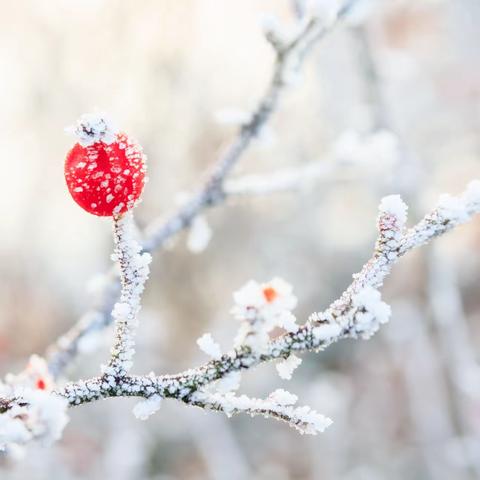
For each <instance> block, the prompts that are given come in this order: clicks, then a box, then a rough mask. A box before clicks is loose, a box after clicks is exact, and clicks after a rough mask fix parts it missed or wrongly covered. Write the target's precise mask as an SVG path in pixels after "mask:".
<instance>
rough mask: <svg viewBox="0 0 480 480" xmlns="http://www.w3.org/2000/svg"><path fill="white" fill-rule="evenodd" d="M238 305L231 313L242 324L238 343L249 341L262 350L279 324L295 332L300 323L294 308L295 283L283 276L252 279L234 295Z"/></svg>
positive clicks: (251, 345)
mask: <svg viewBox="0 0 480 480" xmlns="http://www.w3.org/2000/svg"><path fill="white" fill-rule="evenodd" d="M233 298H234V301H235V306H234V307H233V308H232V311H231V312H232V314H233V315H234V317H235V318H236V319H238V320H240V321H241V322H242V323H241V326H240V329H239V332H238V335H237V337H236V339H235V345H236V346H240V345H246V346H248V347H250V348H251V349H252V350H254V351H257V352H262V351H263V350H264V348H265V347H266V346H267V344H268V341H269V340H270V335H269V333H270V332H271V331H272V330H273V329H274V328H275V327H280V328H282V329H284V330H286V331H287V332H296V331H297V330H298V325H297V324H296V319H295V316H294V315H293V314H292V312H291V311H292V310H293V309H294V308H295V307H296V305H297V298H296V297H295V295H293V293H292V287H291V285H289V284H288V283H287V282H285V281H284V280H282V279H280V278H274V279H273V280H272V281H270V282H268V283H263V284H260V283H258V282H255V281H253V280H251V281H249V282H248V283H247V284H246V285H245V286H244V287H242V288H241V289H240V290H238V291H237V292H235V293H234V295H233Z"/></svg>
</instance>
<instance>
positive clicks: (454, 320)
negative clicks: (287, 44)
mask: <svg viewBox="0 0 480 480" xmlns="http://www.w3.org/2000/svg"><path fill="white" fill-rule="evenodd" d="M0 7H1V8H0V9H1V11H2V15H1V18H0V72H1V75H0V105H1V108H0V151H1V155H0V171H1V174H2V188H1V189H0V218H1V222H0V231H1V237H0V238H1V239H0V374H1V375H2V376H3V375H4V374H6V373H7V372H9V371H18V370H20V369H22V368H23V366H24V365H25V363H26V361H27V359H28V357H29V355H30V354H31V353H34V352H38V353H42V352H43V351H44V350H45V348H46V347H47V346H48V345H49V343H50V342H51V341H52V340H53V339H55V338H56V337H57V336H58V335H60V334H61V333H63V332H64V331H65V330H66V329H68V328H69V327H70V326H71V325H73V324H74V323H75V321H76V320H77V319H78V318H79V317H80V316H81V315H82V314H83V313H84V312H85V311H86V310H87V308H88V306H89V305H91V303H92V301H93V300H94V296H95V278H96V277H95V275H96V274H98V273H101V272H103V271H105V270H106V269H107V268H109V266H110V263H111V262H110V259H109V254H110V252H111V249H112V240H111V225H110V222H109V221H108V219H100V218H96V217H93V216H90V215H88V214H86V213H85V212H84V211H82V210H81V209H80V208H78V206H77V205H76V204H75V203H74V202H73V201H72V199H71V198H70V197H69V195H68V193H67V189H66V187H65V183H64V178H63V161H64V157H65V154H66V152H67V150H68V149H69V148H70V146H71V145H72V143H73V139H72V138H69V137H68V136H67V135H65V134H64V133H63V128H64V127H65V126H67V125H69V124H71V123H73V122H74V121H75V120H76V118H77V117H78V116H79V115H80V114H82V113H84V112H88V111H91V110H92V109H94V108H96V107H98V108H100V109H102V110H105V111H107V112H109V113H110V115H111V117H112V118H114V119H115V121H116V123H117V125H120V126H121V127H122V129H124V130H125V131H127V132H130V133H131V134H132V135H134V136H135V137H136V138H137V139H139V141H140V142H141V144H142V145H143V146H144V149H145V152H146V154H147V155H148V158H149V177H150V182H149V184H148V185H147V188H146V191H145V195H144V201H143V203H142V204H141V205H140V207H139V208H137V211H136V218H137V221H138V224H139V226H141V227H143V226H145V225H146V224H147V223H148V222H149V221H150V220H151V219H153V218H155V217H158V216H162V215H166V214H168V213H169V212H171V211H173V210H174V209H175V208H176V207H177V206H178V204H179V202H181V199H182V198H184V192H191V191H192V190H194V189H195V187H196V186H198V185H199V184H200V183H201V181H202V178H204V171H205V169H206V168H207V167H208V166H209V165H211V164H212V163H213V162H214V161H215V159H216V158H217V156H218V154H219V153H220V152H221V151H222V148H224V146H225V145H226V144H228V142H229V141H230V140H231V139H232V138H233V137H234V135H235V132H236V129H237V128H238V127H237V126H236V125H235V120H236V119H238V118H241V117H242V115H241V112H248V111H250V110H251V109H252V108H253V107H254V106H255V105H256V102H257V101H258V99H259V98H260V96H261V95H262V93H263V92H264V90H265V87H266V85H267V83H268V80H269V75H270V72H271V69H272V64H273V54H272V51H271V47H270V46H269V45H268V43H267V42H266V41H265V39H264V35H263V32H262V21H263V20H262V19H264V18H265V15H267V14H268V15H275V16H277V17H278V18H279V21H281V22H284V24H285V25H291V24H292V23H293V22H294V20H295V19H294V14H293V11H292V5H291V2H290V1H289V0H276V1H274V0H263V1H261V2H258V1H255V0H242V1H238V0H237V1H234V0H229V1H224V2H220V1H215V0H183V1H182V2H173V1H169V0H138V1H135V2H131V1H127V0H123V1H120V0H119V1H115V0H112V1H101V0H81V1H80V0H75V1H74V0H50V1H48V2H38V1H35V0H24V1H22V2H8V1H6V0H0ZM357 13H358V12H357ZM366 13H368V15H366ZM479 24H480V2H478V0H456V1H455V2H451V1H450V2H449V1H446V0H445V1H443V0H430V1H423V2H415V1H413V0H388V1H387V0H383V1H381V0H377V1H374V0H372V1H368V2H367V5H366V6H365V11H363V12H359V13H358V15H356V16H354V17H353V18H351V19H350V20H349V21H347V22H345V23H344V24H342V25H340V26H339V27H338V28H336V29H335V31H334V32H332V33H331V34H329V35H328V36H327V37H326V38H325V39H324V40H323V41H321V42H320V43H319V44H318V45H317V47H316V49H315V50H314V52H312V54H311V55H310V56H309V57H308V59H307V61H306V64H305V68H304V69H303V70H302V74H301V75H299V76H298V78H296V79H295V82H293V83H294V84H292V86H291V87H290V88H289V90H288V91H287V92H286V94H285V96H284V99H283V100H284V101H283V102H282V104H281V108H280V111H279V112H278V114H277V115H275V117H274V119H273V121H272V122H271V123H270V124H269V126H268V128H267V129H265V130H264V131H263V132H262V135H261V137H260V138H259V139H258V140H257V141H256V142H255V144H254V146H253V147H252V148H251V149H250V150H249V151H248V154H247V155H246V156H245V157H244V158H243V159H242V161H241V162H240V164H239V166H238V168H237V169H236V170H235V175H236V176H241V175H244V174H267V175H268V174H270V173H272V172H275V171H278V170H279V169H285V168H300V169H302V168H305V167H306V168H308V166H310V165H315V166H317V167H318V166H323V165H328V167H329V168H328V169H327V170H326V172H327V173H325V174H322V175H320V176H315V175H312V178H306V180H308V181H305V182H304V185H303V186H304V187H305V188H302V189H300V191H296V192H285V193H277V194H273V195H264V196H256V197H252V198H248V197H245V198H241V199H240V198H238V199H232V200H231V201H229V202H228V203H227V205H224V206H221V207H219V208H216V209H214V210H212V211H210V212H208V214H207V215H206V221H207V222H208V225H209V228H210V229H211V230H212V233H213V235H212V238H211V240H210V243H209V244H208V246H207V248H206V249H205V250H204V251H202V252H199V253H197V252H195V251H193V252H192V248H191V247H192V243H193V244H194V243H195V241H194V240H195V239H192V238H191V237H190V238H189V237H188V235H187V234H182V235H179V236H178V237H177V238H176V240H175V242H171V243H170V244H169V245H168V248H167V249H165V250H164V251H161V252H157V254H156V255H155V256H154V261H153V265H152V275H151V279H150V281H149V283H148V287H147V291H146V295H145V301H144V309H143V310H142V315H141V328H140V331H139V335H138V344H139V345H138V359H137V362H136V365H135V373H145V372H148V371H150V370H154V371H155V372H156V373H167V372H168V373H174V372H177V371H180V370H181V369H184V368H186V367H189V366H194V365H198V364H200V363H201V362H203V361H205V357H204V355H203V354H202V353H201V352H199V350H198V347H197V346H196V344H195V340H196V338H197V337H199V336H200V335H201V334H202V333H204V332H205V331H210V332H212V334H213V335H214V337H216V338H217V339H218V340H219V341H220V343H221V345H222V347H223V348H224V349H225V350H227V349H228V348H230V347H231V343H232V339H233V336H234V335H235V332H236V328H237V325H236V324H235V321H234V320H233V319H232V318H231V316H230V315H229V309H230V307H231V304H232V297H231V294H232V292H233V291H234V290H236V289H238V288H239V287H240V286H242V285H243V284H244V283H245V282H246V281H247V280H249V279H251V278H253V279H256V280H258V281H266V280H269V279H271V278H272V277H274V276H281V277H283V278H284V279H286V280H287V281H288V282H290V283H291V284H293V285H294V291H295V293H296V295H297V296H298V297H299V306H298V308H297V311H296V313H297V316H298V319H299V322H303V321H304V320H305V319H306V318H307V316H308V315H309V314H310V313H311V312H313V311H317V310H320V309H323V308H325V307H326V306H327V305H328V304H329V303H330V302H331V301H332V300H334V299H335V298H336V297H337V296H338V295H339V294H340V293H341V292H342V290H343V289H344V288H345V287H346V286H347V285H348V284H349V282H350V279H351V274H352V273H354V272H356V271H358V270H359V269H360V268H361V266H362V265H363V263H364V262H365V261H366V260H367V259H368V258H369V256H370V254H371V252H372V248H373V243H374V241H375V237H376V228H375V218H376V215H377V205H378V203H379V200H380V198H381V197H382V196H383V195H386V194H390V193H401V194H402V195H403V196H404V198H405V199H406V200H407V203H409V205H410V221H411V222H414V221H416V220H418V219H419V218H421V216H422V215H423V214H424V213H425V212H426V211H428V210H429V209H430V208H431V207H432V206H433V205H434V203H435V200H436V198H437V197H438V195H439V194H440V193H443V192H449V193H458V192H460V191H461V190H462V189H463V187H464V185H465V184H466V183H467V182H468V181H469V180H471V179H473V178H479V177H480V163H479V154H480V136H479V127H480V102H479V99H480V49H479V45H480V29H479V28H478V25H479ZM307 177H308V176H307ZM182 192H183V193H182ZM189 245H190V248H189ZM193 250H195V248H193ZM479 267H480V221H479V219H475V220H474V221H473V222H472V223H470V224H469V225H467V226H464V227H462V228H459V229H457V230H456V231H455V232H453V233H452V234H450V235H448V236H446V237H445V238H442V239H440V240H438V241H436V242H435V244H432V245H430V246H428V247H426V248H423V249H421V250H418V251H415V252H414V253H412V254H410V255H409V256H407V257H406V258H405V259H403V260H402V261H401V262H400V264H399V265H398V266H397V267H396V268H395V269H394V271H393V273H392V275H391V276H390V277H389V278H388V279H387V282H386V285H385V289H384V298H385V299H386V301H387V302H389V303H390V304H391V305H392V309H393V316H392V319H391V322H390V324H388V325H387V326H386V327H385V328H383V329H382V330H381V331H380V332H379V333H378V334H377V335H376V336H375V337H373V338H372V339H371V340H369V341H366V342H365V341H343V342H340V343H338V344H336V345H333V346H332V347H330V348H329V349H328V350H327V351H325V352H323V353H321V354H318V355H313V354H311V355H306V356H305V357H304V362H303V364H302V366H301V367H300V368H299V369H298V371H297V372H296V374H295V376H294V378H293V379H292V380H291V381H289V382H287V381H283V380H280V378H279V377H278V375H276V372H275V369H274V367H273V365H264V366H262V367H261V368H258V369H257V370H255V371H254V372H249V373H247V374H246V375H244V380H243V384H242V387H241V389H242V391H243V392H246V393H248V394H251V395H255V396H259V397H260V396H265V395H268V393H269V392H271V391H272V390H274V389H276V388H284V389H287V390H289V391H291V392H293V393H296V394H297V395H298V396H299V403H302V404H309V405H311V406H312V407H313V408H315V409H316V410H318V411H320V412H322V413H324V414H326V415H328V416H330V417H332V418H333V420H334V424H333V425H332V426H331V427H330V428H329V429H328V430H327V431H326V432H325V433H324V434H322V435H319V436H316V437H312V436H299V435H298V433H297V432H296V431H294V430H291V429H289V428H288V427H287V426H285V425H283V424H280V423H278V422H274V421H273V420H264V419H263V418H255V419H251V418H250V417H247V416H238V417H235V418H233V419H227V418H226V417H225V416H223V415H220V414H216V413H209V412H204V411H201V410H197V409H189V408H186V407H185V406H183V405H179V404H177V403H175V402H164V405H163V406H162V409H161V410H160V412H159V413H157V414H156V415H155V416H154V417H151V418H150V419H149V420H148V421H147V422H141V421H139V420H136V419H135V418H134V417H133V415H132V414H131V408H132V406H133V404H134V401H133V400H127V399H115V400H107V401H103V402H98V403H96V404H93V405H86V406H83V407H81V408H78V409H75V410H72V411H71V422H70V424H69V426H68V427H67V429H66V431H65V433H64V437H63V439H62V440H61V441H60V442H59V443H58V444H56V445H55V446H54V447H52V448H42V447H40V446H30V447H29V449H28V451H27V455H26V457H25V458H23V459H19V460H18V461H14V460H12V459H11V460H7V461H4V462H3V464H2V466H1V468H2V470H1V473H0V476H1V478H2V479H5V480H16V479H22V480H23V479H27V478H28V479H50V478H53V477H55V478H56V479H66V480H67V479H68V480H74V479H100V478H102V479H103V478H108V479H118V480H123V479H125V480H130V479H144V478H145V479H154V480H173V479H188V480H189V479H195V480H197V479H215V480H222V479H233V480H237V479H255V480H264V479H265V480H266V479H275V480H277V479H278V480H284V479H285V480H286V479H322V480H337V479H340V480H380V479H388V480H396V479H405V478H408V479H419V480H420V479H449V480H451V479H458V480H464V479H465V480H470V479H477V478H478V479H480V365H479V363H478V360H479V355H480V296H479V285H480V283H479V282H480V270H479ZM92 278H93V280H92ZM110 337H111V331H110V330H109V331H107V332H105V333H104V334H100V335H97V336H96V338H94V339H90V340H89V341H88V342H84V345H82V355H80V356H79V358H78V359H77V361H76V362H75V364H74V365H72V366H71V368H70V369H69V371H68V376H69V378H72V379H76V378H79V377H86V376H89V375H93V374H96V373H97V372H98V369H99V365H100V363H102V362H104V361H105V359H106V358H107V352H108V347H109V344H110Z"/></svg>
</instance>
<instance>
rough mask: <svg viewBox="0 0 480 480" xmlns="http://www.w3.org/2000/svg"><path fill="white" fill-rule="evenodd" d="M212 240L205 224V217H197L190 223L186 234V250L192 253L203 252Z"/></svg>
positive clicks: (208, 227) (210, 230) (210, 231)
mask: <svg viewBox="0 0 480 480" xmlns="http://www.w3.org/2000/svg"><path fill="white" fill-rule="evenodd" d="M211 238H212V229H211V228H210V226H209V225H208V223H207V220H206V219H205V217H202V216H198V217H197V218H195V220H194V221H193V222H192V226H191V227H190V230H189V232H188V237H187V248H188V249H189V250H190V251H191V252H192V253H201V252H203V251H204V250H205V249H206V248H207V246H208V244H209V243H210V239H211Z"/></svg>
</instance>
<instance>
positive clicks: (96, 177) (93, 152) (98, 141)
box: [65, 116, 146, 217]
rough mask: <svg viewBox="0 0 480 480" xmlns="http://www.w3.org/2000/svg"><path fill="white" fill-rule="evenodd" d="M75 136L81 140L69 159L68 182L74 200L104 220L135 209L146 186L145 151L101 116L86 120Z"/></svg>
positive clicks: (82, 121)
mask: <svg viewBox="0 0 480 480" xmlns="http://www.w3.org/2000/svg"><path fill="white" fill-rule="evenodd" d="M75 133H76V134H77V135H78V137H79V139H80V141H79V143H76V144H75V145H74V146H73V148H72V149H71V150H70V151H69V152H68V154H67V157H66V160H65V180H66V182H67V186H68V190H69V191H70V194H71V195H72V197H73V199H74V200H75V201H76V202H77V203H78V205H80V206H81V207H82V208H83V209H84V210H86V211H87V212H89V213H92V214H93V215H98V216H102V217H106V216H116V215H120V214H122V213H124V212H126V211H127V210H130V209H131V208H133V207H134V206H135V204H136V202H137V201H138V199H139V198H140V195H141V193H142V190H143V187H144V184H145V172H146V165H145V156H144V154H143V151H142V148H141V147H140V146H139V145H138V144H137V143H136V142H134V141H132V140H131V139H130V138H129V137H128V136H127V135H126V134H125V133H115V132H113V131H111V130H109V127H108V125H107V123H106V121H105V120H104V119H103V118H101V117H98V116H84V117H82V119H80V121H79V124H78V126H77V128H76V130H75Z"/></svg>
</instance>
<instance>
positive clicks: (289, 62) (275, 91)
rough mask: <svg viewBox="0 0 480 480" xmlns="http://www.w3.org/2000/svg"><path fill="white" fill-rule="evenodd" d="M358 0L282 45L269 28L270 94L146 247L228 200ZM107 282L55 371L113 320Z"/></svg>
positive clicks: (113, 289) (55, 350) (53, 359)
mask: <svg viewBox="0 0 480 480" xmlns="http://www.w3.org/2000/svg"><path fill="white" fill-rule="evenodd" d="M355 1H356V0H348V1H346V2H345V4H344V5H343V7H341V8H339V9H337V10H336V11H335V12H334V14H333V15H330V16H329V17H328V18H327V19H325V18H324V17H322V16H321V15H313V16H311V17H308V18H304V19H302V20H301V21H299V23H298V25H297V30H296V32H295V33H294V34H293V35H292V36H291V37H289V38H282V42H281V44H275V42H271V41H270V40H271V37H272V35H274V34H273V33H272V29H270V30H268V31H267V32H266V37H267V39H269V41H270V43H272V45H273V48H274V51H275V63H274V67H273V71H272V75H271V78H270V82H269V85H268V87H267V89H266V92H265V94H264V95H263V96H262V97H261V99H260V101H259V102H258V104H257V106H256V107H255V109H254V110H253V111H252V112H251V114H250V115H249V120H248V121H247V122H246V123H244V124H243V125H241V127H240V128H239V130H238V133H237V135H236V137H235V138H234V139H233V140H232V142H231V143H230V145H229V146H228V147H227V148H226V149H225V151H224V153H223V154H222V155H221V156H220V157H219V158H218V159H217V160H216V162H215V163H214V165H213V167H212V168H211V170H210V172H209V173H208V174H207V175H206V180H205V181H204V183H203V185H202V186H201V187H200V189H199V190H198V191H197V193H195V194H193V195H192V197H191V198H190V199H189V200H188V201H187V202H186V203H184V204H183V205H182V206H181V207H180V208H179V209H178V210H177V211H175V212H173V213H172V214H171V215H170V216H168V217H167V218H164V217H159V218H157V219H154V220H153V221H152V222H151V223H150V224H149V225H148V226H147V228H146V229H145V232H144V235H143V240H142V241H141V245H142V248H143V250H144V251H145V252H152V251H153V250H156V249H159V248H161V247H163V246H164V245H165V243H166V242H167V241H168V240H169V239H171V238H172V237H173V236H175V235H176V234H178V233H179V232H181V231H182V230H184V229H186V228H188V227H190V226H191V225H192V222H194V220H195V219H196V218H197V217H198V216H199V215H200V214H202V213H203V212H204V211H205V210H206V209H208V208H210V207H213V206H216V205H219V204H221V203H222V202H224V200H225V198H226V196H227V194H226V191H225V188H224V184H225V180H226V178H227V177H228V176H229V174H230V173H231V171H232V169H233V168H234V167H235V165H237V163H238V162H239V160H240V159H241V158H242V157H243V155H244V154H245V152H246V151H247V150H248V148H249V147H250V146H251V144H252V142H253V141H254V140H255V138H256V137H257V136H258V135H259V134H260V133H261V131H262V130H263V128H264V127H265V126H266V125H267V123H268V122H269V121H270V119H271V117H272V115H273V113H274V112H275V111H276V110H277V109H278V106H279V104H280V102H281V99H282V97H283V94H284V92H285V90H286V87H288V85H289V83H291V78H292V74H294V73H295V72H296V71H298V69H299V68H300V67H301V65H302V63H303V61H304V59H305V57H306V55H307V53H308V52H309V51H310V50H311V49H312V48H313V46H314V45H315V44H316V43H317V42H318V41H319V40H320V39H321V38H323V37H324V36H325V35H326V34H327V33H328V32H329V31H330V30H331V29H333V28H334V26H335V25H336V24H337V22H338V21H340V20H341V19H343V18H344V17H346V16H347V14H348V13H349V10H350V8H351V7H352V6H353V5H354V4H355ZM103 284H104V285H103V287H102V292H101V293H100V295H99V296H100V300H99V305H96V306H95V307H93V308H92V309H90V310H89V311H88V312H87V313H86V314H85V315H83V316H82V317H81V319H80V321H79V322H78V323H77V324H75V325H74V326H73V327H72V328H71V329H70V330H69V331H68V332H66V333H65V334H64V335H62V336H61V337H60V338H59V339H58V340H57V341H56V342H55V343H54V344H53V345H51V346H50V347H48V349H47V353H46V355H47V358H48V364H49V368H50V370H51V372H52V374H53V375H54V376H59V375H60V374H61V373H62V371H63V370H64V369H65V367H66V366H67V365H68V364H69V363H70V362H71V361H72V360H73V358H75V356H76V354H77V353H78V349H79V343H80V342H81V341H82V339H84V338H85V337H87V336H88V335H89V334H90V333H92V332H96V331H98V330H101V329H102V328H104V327H105V326H107V325H109V324H110V323H111V321H112V317H111V315H110V312H111V311H112V308H113V305H114V303H115V301H116V300H117V298H118V294H119V286H118V280H117V276H116V275H115V274H114V273H112V272H109V273H107V274H106V275H105V281H104V282H103Z"/></svg>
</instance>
